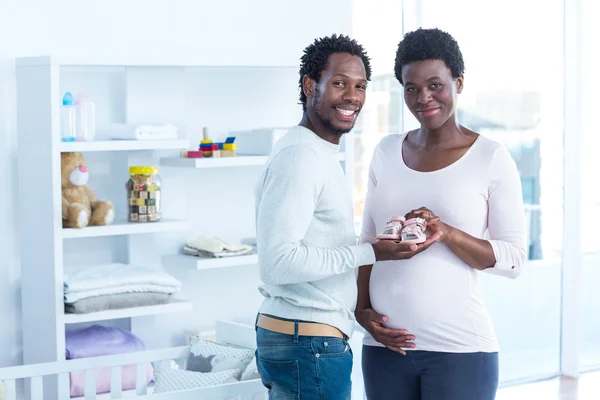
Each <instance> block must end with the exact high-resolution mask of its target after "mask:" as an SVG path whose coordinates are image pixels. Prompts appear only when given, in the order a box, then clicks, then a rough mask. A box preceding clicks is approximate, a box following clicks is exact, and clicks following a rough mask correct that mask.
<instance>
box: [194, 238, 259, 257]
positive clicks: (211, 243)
mask: <svg viewBox="0 0 600 400" xmlns="http://www.w3.org/2000/svg"><path fill="white" fill-rule="evenodd" d="M186 247H187V248H188V249H194V250H198V251H201V252H203V254H212V257H217V254H220V255H224V254H227V253H240V252H242V254H246V253H249V252H251V251H252V246H248V245H245V244H233V243H229V242H226V241H224V240H222V239H220V238H218V237H212V238H211V237H206V236H198V237H196V238H193V239H190V240H188V241H187V244H186Z"/></svg>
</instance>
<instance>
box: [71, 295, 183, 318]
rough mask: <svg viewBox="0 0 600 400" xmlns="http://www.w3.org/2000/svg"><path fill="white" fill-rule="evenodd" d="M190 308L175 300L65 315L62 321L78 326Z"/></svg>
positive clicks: (181, 301)
mask: <svg viewBox="0 0 600 400" xmlns="http://www.w3.org/2000/svg"><path fill="white" fill-rule="evenodd" d="M192 308H193V306H192V303H191V302H189V301H184V300H177V299H176V300H173V301H171V302H169V303H167V304H159V305H154V306H145V307H132V308H122V309H119V310H110V311H98V312H94V313H89V314H65V315H64V316H63V321H64V323H65V324H80V323H84V322H99V321H107V320H114V319H121V318H132V317H142V316H148V315H159V314H166V313H174V312H183V311H191V310H192Z"/></svg>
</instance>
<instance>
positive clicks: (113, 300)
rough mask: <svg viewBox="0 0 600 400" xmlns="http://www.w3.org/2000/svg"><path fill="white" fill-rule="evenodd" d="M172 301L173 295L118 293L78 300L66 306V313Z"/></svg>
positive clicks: (84, 312) (81, 312)
mask: <svg viewBox="0 0 600 400" xmlns="http://www.w3.org/2000/svg"><path fill="white" fill-rule="evenodd" d="M170 300H171V295H170V294H168V293H153V292H141V293H118V294H111V295H103V296H94V297H88V298H84V299H81V300H77V301H75V302H73V303H72V304H65V312H67V313H70V314H86V313H91V312H98V311H105V310H117V309H121V308H130V307H144V306H154V305H157V304H166V303H168V302H169V301H170Z"/></svg>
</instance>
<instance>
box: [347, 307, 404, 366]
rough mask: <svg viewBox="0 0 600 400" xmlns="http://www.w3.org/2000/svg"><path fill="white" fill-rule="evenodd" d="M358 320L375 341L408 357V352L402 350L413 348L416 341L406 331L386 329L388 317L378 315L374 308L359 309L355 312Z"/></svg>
mask: <svg viewBox="0 0 600 400" xmlns="http://www.w3.org/2000/svg"><path fill="white" fill-rule="evenodd" d="M354 315H355V316H356V320H357V321H358V323H359V324H360V326H362V327H363V328H365V330H367V332H369V333H370V334H371V336H373V339H375V340H377V341H378V342H379V343H381V344H383V345H385V347H387V348H388V349H390V350H392V351H395V352H396V353H400V354H402V355H406V351H404V350H402V348H413V347H415V344H414V343H412V341H413V340H415V337H414V336H413V335H410V334H409V333H408V332H407V331H406V330H404V329H389V328H384V327H383V325H382V324H383V323H384V322H385V321H387V317H386V316H384V315H381V314H378V313H377V312H375V310H373V309H372V308H364V309H357V310H356V311H355V312H354Z"/></svg>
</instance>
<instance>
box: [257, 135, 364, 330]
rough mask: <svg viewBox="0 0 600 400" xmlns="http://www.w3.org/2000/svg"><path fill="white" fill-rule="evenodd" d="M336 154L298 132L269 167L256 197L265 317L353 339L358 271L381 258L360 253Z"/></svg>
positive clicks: (320, 141)
mask: <svg viewBox="0 0 600 400" xmlns="http://www.w3.org/2000/svg"><path fill="white" fill-rule="evenodd" d="M338 154H339V145H335V144H332V143H329V142H327V141H325V140H323V139H321V138H320V137H319V136H317V135H316V134H315V133H314V132H312V131H311V130H309V129H306V128H304V127H300V126H295V127H292V128H290V129H289V131H288V132H287V133H286V134H285V135H284V136H283V137H282V138H281V139H279V141H278V142H277V143H276V145H275V148H274V149H273V152H272V154H271V155H270V157H269V159H268V161H267V163H266V166H265V170H264V171H263V174H262V175H261V177H260V179H259V182H258V184H257V187H256V193H255V194H256V229H257V234H256V238H257V250H258V264H259V270H260V277H261V280H262V282H263V283H264V284H263V285H261V286H260V288H259V291H260V293H261V294H262V295H263V296H264V297H265V299H264V302H263V304H262V306H261V308H260V312H261V313H264V314H270V315H275V316H279V317H282V318H288V319H299V320H305V321H313V322H320V323H325V324H329V325H332V326H335V327H337V328H338V329H340V330H341V331H342V332H344V333H345V334H346V335H348V336H351V335H352V332H353V330H354V325H355V322H354V308H355V306H356V295H357V288H356V269H357V268H358V267H359V266H361V265H368V264H373V263H375V254H374V251H373V248H372V246H371V245H370V244H360V245H357V242H356V235H355V232H354V224H353V218H354V212H353V204H352V196H351V188H350V187H349V185H348V183H347V179H346V176H345V175H344V172H343V170H342V167H341V165H340V163H339V161H338Z"/></svg>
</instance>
